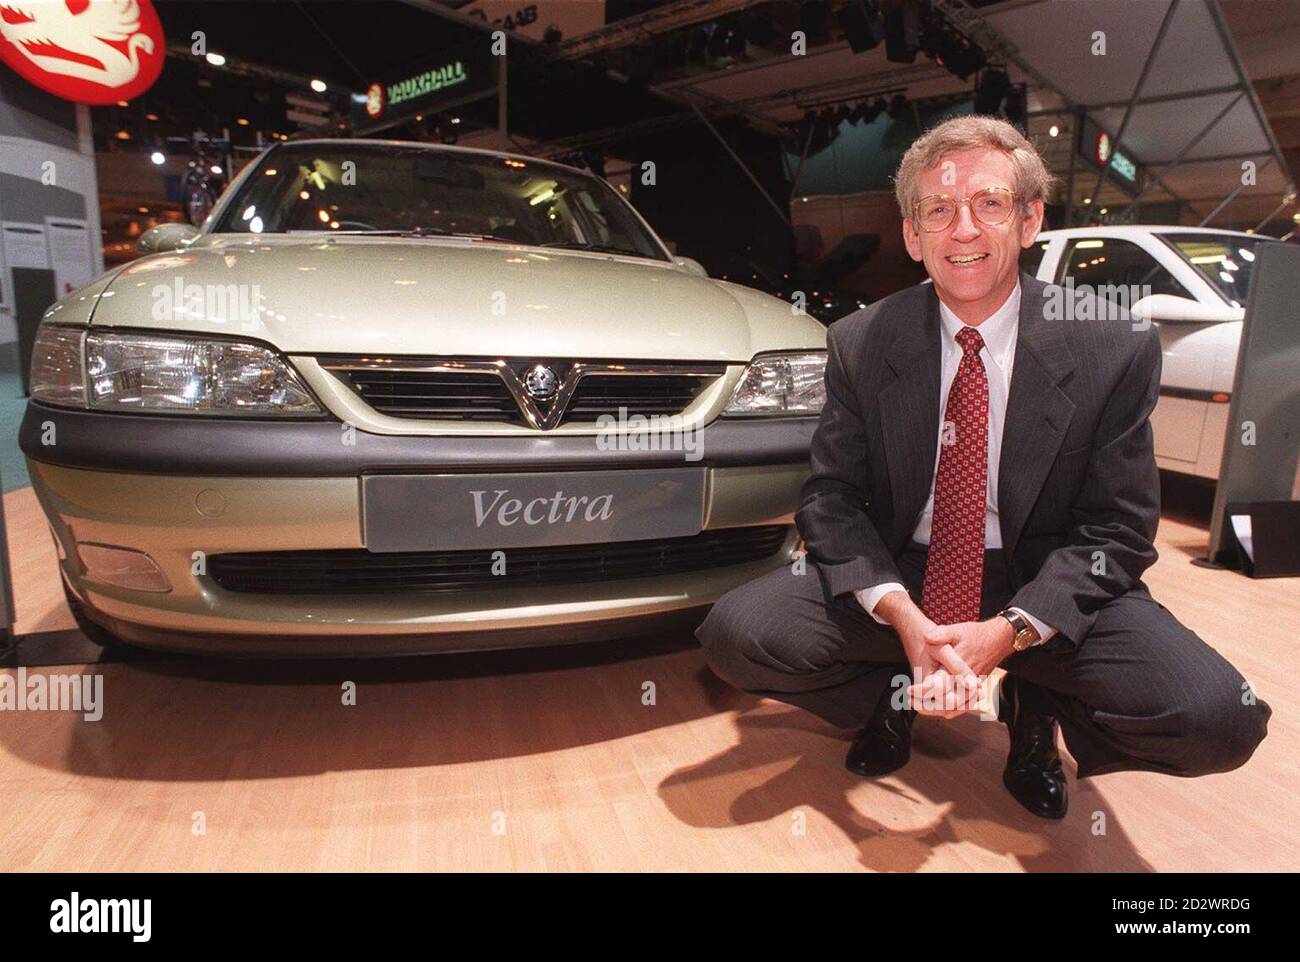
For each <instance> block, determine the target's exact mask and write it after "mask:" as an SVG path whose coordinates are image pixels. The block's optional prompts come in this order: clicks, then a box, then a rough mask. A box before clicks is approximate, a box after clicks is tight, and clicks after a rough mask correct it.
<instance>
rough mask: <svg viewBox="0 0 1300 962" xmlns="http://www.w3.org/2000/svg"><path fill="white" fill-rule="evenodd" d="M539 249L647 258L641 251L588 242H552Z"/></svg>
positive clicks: (540, 245)
mask: <svg viewBox="0 0 1300 962" xmlns="http://www.w3.org/2000/svg"><path fill="white" fill-rule="evenodd" d="M537 246H538V247H559V248H561V249H563V250H570V251H598V252H600V253H602V254H626V255H627V256H628V257H645V256H646V255H645V254H643V253H641V252H640V251H630V250H628V249H627V248H626V247H612V246H610V245H609V244H589V243H587V242H586V241H550V242H548V243H546V244H538V245H537Z"/></svg>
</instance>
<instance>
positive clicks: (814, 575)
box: [696, 542, 1271, 778]
mask: <svg viewBox="0 0 1300 962" xmlns="http://www.w3.org/2000/svg"><path fill="white" fill-rule="evenodd" d="M927 551H928V549H927V548H926V547H925V546H924V545H919V544H916V543H915V542H913V543H912V544H911V545H910V546H909V547H908V548H907V550H905V551H904V552H903V554H902V556H901V557H900V558H899V559H898V566H899V571H900V572H901V573H902V575H903V578H904V582H905V584H906V587H907V589H908V593H909V594H910V595H911V596H912V598H913V599H914V600H916V601H917V602H918V603H919V601H920V594H921V583H922V581H923V579H924V576H925V558H926V554H927ZM804 561H805V564H806V570H805V572H804V573H803V574H797V573H795V572H794V571H793V570H792V568H791V567H790V566H785V567H782V568H778V569H777V570H776V571H773V572H770V573H768V574H766V575H764V576H762V577H760V578H757V579H755V580H753V581H751V582H749V583H747V584H744V585H741V586H740V587H738V588H735V589H733V590H732V591H730V592H728V593H727V594H726V595H724V596H723V597H722V598H720V599H719V600H718V601H717V603H716V604H715V605H714V606H713V609H712V610H711V611H710V613H709V615H708V617H707V618H706V619H705V621H704V623H703V624H702V625H700V627H699V628H698V629H697V630H696V637H697V638H699V640H700V643H701V644H702V645H703V646H704V652H705V656H706V658H707V660H708V663H709V666H710V668H711V669H712V670H713V672H714V673H715V674H716V675H718V676H719V677H720V678H722V679H723V680H724V681H726V682H728V683H730V684H731V685H734V686H735V687H737V688H739V689H741V690H743V691H747V692H750V693H752V694H755V695H760V696H763V697H767V698H774V699H777V700H779V701H783V702H787V703H789V704H791V705H796V706H798V707H800V708H804V709H806V710H808V711H811V712H813V713H814V714H816V715H818V716H820V717H821V718H824V719H825V720H826V721H828V722H830V723H831V724H833V725H837V726H840V727H844V728H848V727H858V726H862V725H865V724H866V722H867V720H868V719H869V718H870V717H871V715H872V713H873V712H874V711H875V707H876V704H877V703H878V702H879V700H880V698H881V697H882V696H884V695H887V694H890V693H891V680H892V679H894V678H895V677H896V676H898V675H908V674H910V672H911V668H910V666H909V665H908V663H907V658H906V656H905V655H904V653H903V647H902V644H901V643H900V642H899V640H898V636H897V634H895V632H894V631H893V629H892V628H890V627H888V626H887V625H882V624H880V623H879V622H877V621H876V620H875V619H874V618H872V617H871V616H870V615H869V614H868V613H867V612H866V611H865V610H863V608H862V606H861V605H860V604H859V603H858V601H857V599H856V598H855V597H854V596H853V595H852V594H843V595H840V596H839V597H835V596H833V595H832V594H831V592H830V590H829V589H828V587H827V585H826V581H825V578H824V576H823V575H822V573H821V572H820V570H819V569H818V566H817V564H816V563H815V562H814V561H813V560H812V559H811V558H805V559H804ZM1011 595H1012V590H1011V586H1010V583H1009V581H1008V576H1007V570H1006V565H1005V559H1004V557H1003V553H1002V551H1000V550H991V551H988V552H986V553H985V564H984V586H983V599H982V603H981V617H982V618H988V617H991V616H992V615H994V614H996V613H997V612H998V611H1000V610H1001V609H1002V608H1004V607H1006V605H1007V602H1008V601H1009V600H1010V598H1011ZM1002 667H1003V668H1005V669H1006V670H1007V672H1008V673H1009V674H1011V675H1014V676H1015V677H1016V678H1017V679H1022V680H1023V681H1024V682H1025V683H1026V684H1025V685H1023V686H1022V690H1023V691H1024V697H1025V699H1026V701H1027V703H1028V704H1030V705H1032V706H1033V707H1034V708H1036V709H1037V710H1041V711H1045V712H1048V713H1050V714H1052V715H1054V716H1055V717H1056V718H1057V719H1058V720H1059V722H1060V725H1061V733H1062V736H1063V737H1064V739H1065V744H1066V747H1067V748H1068V749H1069V750H1070V754H1071V755H1073V756H1074V758H1075V760H1076V761H1077V762H1078V766H1079V771H1078V774H1079V777H1080V778H1087V777H1088V776H1090V775H1101V774H1105V773H1107V772H1117V771H1125V770H1140V771H1152V772H1163V773H1165V774H1169V775H1183V776H1195V775H1206V774H1210V773H1212V772H1226V771H1230V770H1232V769H1234V768H1237V767H1239V766H1240V765H1242V764H1244V763H1245V762H1246V760H1247V759H1249V758H1250V756H1251V754H1252V753H1253V752H1254V751H1255V747H1256V746H1257V745H1258V744H1259V743H1260V742H1261V741H1262V740H1263V738H1264V736H1265V734H1267V731H1268V719H1269V716H1270V715H1271V710H1270V709H1269V707H1268V705H1267V704H1266V703H1265V702H1263V701H1259V700H1257V699H1256V698H1255V697H1254V693H1253V691H1252V690H1251V689H1250V688H1249V686H1248V685H1247V683H1246V681H1245V679H1243V678H1242V676H1241V674H1240V673H1239V672H1238V671H1237V670H1236V669H1235V668H1233V667H1232V665H1230V664H1229V663H1228V662H1227V661H1226V660H1224V658H1223V657H1222V656H1221V655H1220V654H1219V653H1218V652H1217V651H1215V650H1214V649H1213V648H1211V647H1210V646H1209V645H1207V644H1206V643H1205V642H1204V641H1202V640H1201V639H1200V638H1199V637H1197V636H1196V635H1195V634H1193V633H1192V632H1191V631H1189V630H1188V629H1187V628H1185V627H1184V626H1183V625H1181V624H1180V623H1179V622H1178V621H1177V619H1175V618H1174V616H1173V615H1171V614H1170V613H1169V611H1168V610H1167V609H1166V608H1165V607H1164V606H1163V605H1161V604H1159V603H1158V602H1156V601H1155V600H1154V599H1152V598H1151V595H1150V594H1149V593H1148V592H1147V590H1146V588H1145V587H1139V588H1136V589H1134V590H1132V591H1130V592H1128V593H1127V594H1124V595H1121V596H1119V597H1117V598H1115V599H1114V600H1112V601H1110V602H1108V603H1107V604H1105V605H1104V606H1103V607H1102V608H1101V610H1100V611H1099V612H1098V615H1097V619H1096V622H1095V624H1094V626H1093V628H1092V630H1091V632H1089V634H1088V636H1087V637H1086V638H1083V639H1080V640H1079V641H1077V642H1076V641H1074V640H1072V639H1069V638H1066V637H1064V636H1063V635H1057V636H1055V637H1054V638H1052V639H1051V640H1050V641H1048V642H1047V643H1045V644H1043V645H1038V646H1035V647H1033V648H1030V649H1028V650H1027V651H1023V652H1018V653H1016V654H1013V655H1011V656H1010V657H1008V658H1007V659H1006V660H1005V661H1003V662H1002ZM918 721H919V719H918Z"/></svg>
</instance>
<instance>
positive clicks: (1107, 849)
mask: <svg viewBox="0 0 1300 962" xmlns="http://www.w3.org/2000/svg"><path fill="white" fill-rule="evenodd" d="M700 675H701V677H700V679H699V681H700V683H701V684H702V685H703V686H704V687H705V689H706V691H708V692H709V693H710V703H711V704H712V705H713V707H714V708H715V709H716V710H728V711H736V712H737V715H736V718H735V724H736V734H737V736H738V739H739V740H738V742H737V743H736V744H735V745H734V746H732V747H731V748H728V749H727V750H726V751H724V752H721V753H719V754H718V755H716V756H714V757H713V758H710V759H709V760H707V761H705V762H702V763H701V764H699V765H693V766H691V767H689V768H685V769H682V770H680V771H678V772H675V773H674V774H672V775H671V776H670V777H668V778H666V779H665V780H664V781H663V782H662V783H661V784H660V786H659V794H660V796H661V797H662V798H663V800H664V802H665V804H666V805H668V807H669V809H670V810H671V811H672V812H673V813H674V814H675V815H676V816H677V817H678V818H680V819H681V820H682V821H684V822H686V823H687V824H689V825H692V826H694V827H697V828H730V827H733V826H737V825H752V824H756V823H761V822H766V821H769V820H772V819H776V818H779V817H781V816H782V815H786V814H789V815H790V816H791V817H793V816H794V815H795V814H796V813H799V812H804V813H807V812H809V811H816V812H818V813H820V814H821V815H822V816H824V817H825V818H826V819H828V820H829V821H830V822H831V823H833V824H834V825H835V826H836V827H837V829H838V830H839V831H841V832H842V833H843V834H844V837H845V838H846V839H848V840H849V842H851V843H852V844H853V845H854V846H855V847H856V849H857V851H858V860H859V862H860V863H861V865H862V866H863V867H864V868H867V869H871V870H874V871H882V872H911V871H916V870H918V869H921V868H923V867H924V866H925V865H926V863H927V862H928V861H929V859H930V858H931V856H932V855H933V853H934V851H935V850H936V849H937V848H939V847H940V846H944V845H957V844H961V845H966V846H970V845H974V846H977V847H979V848H982V849H984V850H985V851H987V852H989V853H991V854H994V855H998V856H1003V857H1010V858H1013V859H1015V861H1016V862H1017V863H1018V864H1019V865H1020V866H1021V867H1022V868H1023V869H1025V870H1027V871H1035V872H1077V871H1089V872H1095V871H1110V872H1141V871H1151V870H1152V867H1151V865H1150V864H1149V863H1148V862H1147V861H1145V860H1144V859H1143V858H1142V857H1141V856H1139V855H1138V854H1137V852H1136V851H1135V850H1134V848H1133V845H1132V843H1131V842H1130V840H1129V839H1128V837H1127V836H1126V835H1125V833H1124V832H1123V831H1122V830H1121V829H1120V828H1119V824H1118V820H1117V819H1116V818H1115V817H1114V813H1113V812H1112V811H1111V810H1110V808H1109V806H1108V805H1107V804H1106V801H1105V798H1104V797H1103V795H1102V794H1101V793H1100V792H1099V791H1098V789H1097V786H1096V785H1095V783H1094V780H1088V781H1085V782H1078V781H1076V780H1075V779H1074V771H1073V767H1074V766H1073V764H1072V763H1071V762H1067V770H1068V772H1069V774H1070V778H1071V785H1070V790H1071V805H1070V814H1069V815H1068V816H1067V817H1066V818H1065V819H1062V820H1061V821H1059V822H1050V821H1044V820H1042V819H1038V818H1036V817H1034V816H1033V815H1030V814H1029V813H1028V812H1026V811H1024V809H1022V808H1021V807H1020V806H1019V804H1018V803H1016V801H1015V800H1014V799H1012V798H1011V796H1010V795H1009V794H1008V793H1007V792H1006V790H1005V789H1004V788H1003V787H1002V783H1001V770H1002V764H1003V762H1004V761H1005V756H1006V748H1007V732H1006V728H1005V727H1004V726H1003V725H1001V724H999V723H996V722H983V721H980V720H979V718H978V717H977V716H974V715H966V716H962V717H961V718H958V719H954V720H951V721H944V720H941V719H928V718H918V719H917V723H916V727H915V729H914V742H913V752H912V760H911V761H910V762H909V763H908V764H907V765H906V766H905V767H904V768H902V769H900V770H899V771H898V772H896V773H894V774H893V775H891V776H889V777H888V778H884V779H877V780H871V781H866V780H864V779H862V778H860V777H858V776H856V775H853V774H852V773H850V772H849V771H847V770H846V769H845V768H844V766H843V758H844V753H845V751H846V750H847V747H848V740H849V737H850V736H851V733H847V732H844V731H842V730H840V729H837V728H834V727H832V726H830V725H828V724H826V723H824V722H821V721H820V720H819V719H817V718H816V717H815V716H813V715H811V714H809V713H807V712H803V711H800V710H797V709H788V708H786V707H785V706H780V705H778V704H777V703H774V702H760V701H759V700H758V699H757V698H753V697H751V696H747V695H743V694H740V693H736V692H731V690H730V689H729V687H728V686H726V685H725V683H723V682H722V681H720V680H718V679H717V678H716V677H714V676H713V675H712V673H711V672H709V671H708V670H707V669H702V670H701V673H700ZM976 776H978V777H976ZM864 786H869V790H868V793H867V796H866V797H867V798H868V799H870V798H871V797H874V796H876V795H877V793H878V794H879V795H880V796H890V795H893V796H903V797H906V798H908V799H911V800H914V801H915V802H916V803H917V806H918V809H924V810H934V811H937V815H936V816H935V817H934V818H933V819H932V820H931V821H930V822H929V823H928V824H925V825H923V826H920V827H911V828H908V827H903V828H900V827H898V826H896V825H891V824H887V823H885V822H884V821H881V820H878V819H876V818H873V817H872V816H871V815H870V814H869V811H868V810H867V806H864V805H863V804H862V799H863V789H864ZM890 808H891V810H894V809H895V806H890ZM1099 825H1100V826H1104V827H1105V834H1095V833H1094V827H1095V826H1099Z"/></svg>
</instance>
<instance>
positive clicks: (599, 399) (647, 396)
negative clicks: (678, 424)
mask: <svg viewBox="0 0 1300 962" xmlns="http://www.w3.org/2000/svg"><path fill="white" fill-rule="evenodd" d="M711 380H712V378H707V379H706V378H702V377H699V376H696V375H690V374H588V375H586V376H585V377H583V378H581V379H580V380H579V381H578V387H577V390H575V391H574V392H573V399H572V400H571V401H569V406H568V408H566V409H565V412H564V420H563V421H561V422H560V423H561V424H563V423H564V422H565V421H594V420H596V419H597V418H598V417H600V416H601V415H602V414H608V415H610V416H611V417H615V418H617V417H618V409H619V407H625V408H627V413H628V415H629V416H630V415H633V414H641V415H644V416H645V417H649V416H650V415H652V414H677V413H679V412H680V411H681V410H682V409H683V408H685V407H686V406H687V405H689V404H690V403H691V402H692V401H693V400H695V395H697V394H699V393H700V390H701V389H702V388H703V387H704V386H705V384H707V383H708V382H709V381H711Z"/></svg>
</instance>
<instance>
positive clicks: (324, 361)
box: [316, 356, 727, 431]
mask: <svg viewBox="0 0 1300 962" xmlns="http://www.w3.org/2000/svg"><path fill="white" fill-rule="evenodd" d="M316 360H317V363H318V364H319V365H320V366H321V367H322V368H323V369H324V370H326V371H328V372H329V373H330V374H332V375H334V376H335V377H336V378H338V379H339V380H340V381H342V382H343V383H344V384H346V385H348V386H349V387H350V388H351V389H352V390H353V391H355V392H356V393H357V395H358V396H359V397H360V398H361V400H362V401H363V402H365V403H367V404H371V402H372V398H370V397H367V396H366V394H365V393H364V391H363V390H362V389H361V388H360V387H358V385H357V383H356V382H355V381H354V380H353V378H352V375H353V374H354V373H357V372H380V373H394V374H468V375H476V376H482V377H484V378H495V379H496V381H497V382H498V383H500V384H504V385H505V388H506V390H507V391H508V392H509V395H510V397H511V398H512V399H513V401H514V404H515V407H516V409H517V410H518V413H519V415H520V416H521V417H522V418H523V421H524V423H525V424H526V425H527V426H529V427H532V428H535V429H536V430H539V431H548V430H550V429H552V428H554V427H557V426H559V425H560V424H562V423H564V421H565V416H566V414H567V413H568V411H569V406H570V402H571V401H572V400H573V399H574V397H575V395H576V394H577V393H578V392H579V390H580V388H581V386H582V381H583V379H584V378H585V377H587V376H588V375H602V376H610V375H614V376H619V375H638V376H642V377H645V376H660V375H663V376H676V377H679V378H696V379H698V381H699V383H698V385H697V386H696V387H695V389H694V390H693V391H691V397H690V399H689V400H687V401H686V403H685V404H684V405H682V406H681V407H680V408H678V410H676V411H673V412H671V413H680V412H681V410H682V409H684V408H685V407H688V406H689V405H690V403H691V401H693V400H694V398H696V397H698V396H699V394H700V392H702V391H704V390H705V389H706V388H708V387H709V386H710V385H711V384H713V383H714V382H715V381H716V380H717V379H718V378H719V377H722V376H723V375H724V374H725V373H726V369H727V366H726V365H725V364H722V363H708V362H693V363H657V362H656V363H644V362H629V363H622V362H610V361H561V360H554V361H548V360H542V361H538V360H537V359H522V358H511V359H506V358H496V359H478V358H436V359H435V358H409V357H400V356H392V357H363V358H357V357H337V356H321V357H318V358H317V359H316ZM539 363H540V364H549V365H554V366H555V367H559V368H563V369H564V371H565V373H564V374H563V376H562V378H561V380H560V385H559V389H558V391H557V392H556V394H555V397H554V399H553V400H551V401H550V402H549V403H546V404H540V403H538V401H537V400H536V399H534V398H533V397H532V395H530V394H529V393H528V388H527V387H526V386H525V384H524V379H523V378H522V377H521V376H520V373H519V372H520V371H522V370H526V369H528V368H529V367H531V366H532V365H534V364H539ZM651 400H653V398H652V399H651ZM372 406H374V405H373V404H372ZM375 410H377V411H379V413H381V414H382V413H387V412H386V411H385V410H384V409H382V408H379V407H376V408H375ZM472 413H473V412H472V411H470V413H469V414H468V415H467V413H466V411H461V412H460V413H458V414H452V415H442V416H441V417H443V418H446V419H449V420H469V419H472ZM479 413H491V409H487V408H485V409H483V411H482V412H479ZM500 413H504V412H500ZM629 413H635V412H633V411H631V410H629ZM657 413H662V412H657ZM393 416H396V417H406V418H419V419H422V420H438V419H439V418H440V416H439V415H436V414H435V415H428V414H423V413H420V412H418V411H417V412H416V413H414V414H406V415H393ZM593 419H594V418H593Z"/></svg>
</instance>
